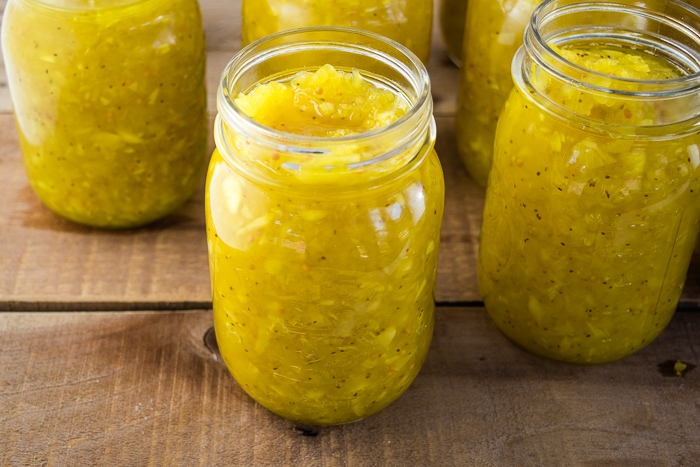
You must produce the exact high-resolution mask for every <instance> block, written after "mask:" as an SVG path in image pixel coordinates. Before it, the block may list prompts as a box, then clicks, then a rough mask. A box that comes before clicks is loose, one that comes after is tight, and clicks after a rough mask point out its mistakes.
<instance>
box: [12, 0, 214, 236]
mask: <svg viewBox="0 0 700 467" xmlns="http://www.w3.org/2000/svg"><path fill="white" fill-rule="evenodd" d="M2 46H3V54H4V59H5V67H6V70H7V76H8V82H9V88H10V92H11V96H12V103H13V106H14V112H15V117H16V122H17V129H18V132H19V140H20V146H21V149H22V156H23V160H24V166H25V169H26V172H27V176H28V178H29V182H30V183H31V186H32V188H33V189H34V191H35V192H36V193H37V194H38V195H39V198H41V200H42V201H43V203H44V204H45V205H46V206H48V207H49V208H50V209H51V210H53V211H54V212H56V213H58V214H59V215H61V216H63V217H66V218H68V219H70V220H72V221H75V222H79V223H82V224H87V225H91V226H96V227H104V228H126V227H134V226H138V225H143V224H146V223H149V222H151V221H154V220H156V219H158V218H160V217H163V216H165V215H167V214H169V213H170V212H172V211H174V210H175V209H177V208H178V207H180V206H181V205H182V204H184V203H185V202H186V201H187V199H188V198H190V196H191V195H192V194H193V193H194V191H195V190H196V189H197V188H198V186H199V185H200V183H201V181H202V176H203V173H204V170H205V168H206V160H207V157H206V156H207V155H206V144H207V113H206V90H205V82H204V78H205V76H204V75H205V60H206V55H205V42H204V33H203V30H202V18H201V15H200V11H199V4H198V3H197V1H196V0H95V1H92V2H86V1H84V0H10V1H9V2H8V3H7V6H6V8H5V12H4V17H3V25H2Z"/></svg>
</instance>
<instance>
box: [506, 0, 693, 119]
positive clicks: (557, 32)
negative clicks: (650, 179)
mask: <svg viewBox="0 0 700 467" xmlns="http://www.w3.org/2000/svg"><path fill="white" fill-rule="evenodd" d="M660 5H661V4H660ZM652 7H653V5H649V6H640V5H637V4H634V3H632V2H626V1H619V0H618V1H615V0H613V1H594V0H588V1H583V2H581V1H576V0H545V1H544V2H543V3H541V4H540V5H538V6H537V8H536V9H535V10H534V12H533V14H532V16H531V19H530V23H529V24H528V26H527V29H526V31H525V35H524V38H523V39H524V40H523V46H522V47H521V48H520V49H519V51H518V53H517V54H516V58H515V59H514V60H513V76H514V79H515V82H516V84H518V85H519V86H520V87H521V88H533V89H535V90H536V91H538V93H539V94H541V95H542V96H546V95H547V88H548V86H552V85H555V86H558V87H564V88H570V89H571V90H572V92H573V91H574V90H575V91H576V92H579V93H585V94H587V95H589V96H595V98H596V99H601V100H604V99H606V100H610V101H611V102H619V103H620V104H622V103H625V102H637V103H640V104H645V103H648V104H649V105H655V106H667V107H669V108H671V107H673V112H672V114H673V116H672V117H670V119H669V120H668V121H666V122H664V124H677V123H681V122H689V121H693V120H697V118H698V117H699V116H700V32H698V31H699V30H700V29H699V28H700V11H698V10H696V9H694V8H693V7H691V6H689V5H686V4H685V3H683V2H679V1H677V0H668V1H664V2H663V8H661V7H659V9H658V10H652V9H651V8H652ZM579 46H588V47H590V46H594V47H595V46H598V47H606V48H609V49H610V50H622V51H624V50H634V51H637V52H640V53H644V54H649V55H651V56H654V57H657V58H659V59H661V60H662V61H664V62H666V63H668V64H669V65H670V66H671V67H673V68H675V69H676V70H677V71H678V75H679V76H678V77H671V78H668V79H648V80H647V79H635V78H630V77H624V76H616V75H613V74H608V73H603V72H599V71H595V70H591V69H588V68H586V67H584V66H581V65H579V64H577V63H573V62H571V61H569V60H567V59H566V58H565V57H563V56H562V55H561V54H559V53H557V51H555V47H556V48H564V47H579ZM542 76H546V77H547V79H546V80H543V79H540V78H541V77H542ZM552 83H554V84H552ZM544 100H545V101H546V97H545V99H544ZM652 103H653V104H652ZM546 106H547V107H550V108H554V107H556V106H557V103H556V102H548V103H546ZM569 110H570V109H569ZM574 113H575V112H574ZM642 126H644V125H642ZM653 126H659V124H658V123H655V124H654V125H653Z"/></svg>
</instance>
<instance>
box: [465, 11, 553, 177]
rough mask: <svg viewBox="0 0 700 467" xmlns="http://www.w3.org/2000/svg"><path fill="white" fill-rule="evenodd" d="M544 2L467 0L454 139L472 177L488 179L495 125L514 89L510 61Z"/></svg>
mask: <svg viewBox="0 0 700 467" xmlns="http://www.w3.org/2000/svg"><path fill="white" fill-rule="evenodd" d="M540 1H541V0H513V1H494V0H469V2H468V3H469V4H468V6H467V17H466V24H465V32H464V42H463V45H462V57H461V58H462V60H461V62H462V66H461V69H460V76H459V92H458V97H457V114H456V117H455V137H456V139H457V149H458V151H459V155H460V157H461V158H462V162H463V163H464V166H465V168H466V169H467V173H468V174H469V176H470V177H471V178H472V179H473V180H474V181H476V182H477V183H478V184H479V185H480V186H482V187H485V186H486V181H487V180H488V174H489V169H490V168H491V159H492V158H493V142H494V135H495V133H496V123H497V122H498V116H499V114H500V113H501V109H502V108H503V104H504V102H505V101H506V99H507V98H508V93H509V92H510V90H511V89H512V88H513V80H512V78H511V76H510V64H511V61H512V59H513V55H514V54H515V51H516V50H518V47H520V45H521V44H522V43H523V33H524V32H525V26H527V23H528V21H529V19H530V14H531V13H532V11H533V10H534V9H535V7H536V6H537V5H538V4H539V3H540Z"/></svg>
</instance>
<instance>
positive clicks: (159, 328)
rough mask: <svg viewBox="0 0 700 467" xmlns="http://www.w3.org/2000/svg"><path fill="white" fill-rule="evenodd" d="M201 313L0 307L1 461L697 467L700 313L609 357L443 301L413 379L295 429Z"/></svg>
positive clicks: (680, 318)
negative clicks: (574, 360)
mask: <svg viewBox="0 0 700 467" xmlns="http://www.w3.org/2000/svg"><path fill="white" fill-rule="evenodd" d="M210 326H211V315H210V312H209V311H189V312H139V313H127V312H122V313H34V314H27V313H1V314H0V348H2V349H3V350H2V352H1V353H0V368H2V377H0V408H2V410H0V426H2V427H3V428H2V432H3V436H1V437H0V465H43V464H48V465H99V464H101V463H102V461H103V460H104V459H109V460H110V464H112V465H130V466H131V465H223V463H226V464H228V465H304V466H322V465H323V466H329V465H330V466H344V465H367V466H372V465H377V466H405V465H417V466H423V465H426V466H427V465H441V466H442V465H444V466H447V465H479V466H482V465H483V466H489V465H493V466H511V465H513V466H528V465H532V466H549V465H551V466H562V465H571V466H575V465H618V466H632V465H655V466H664V465H669V466H670V465H687V466H690V465H697V460H698V459H700V438H698V436H697V433H700V369H694V370H691V371H687V372H686V373H685V376H684V377H677V376H664V375H663V374H662V373H661V372H660V370H659V366H658V365H659V364H662V363H663V362H666V361H668V360H671V361H675V360H677V359H681V360H683V361H685V362H688V363H693V364H695V365H697V364H698V363H700V314H697V313H679V314H677V315H676V317H675V318H674V319H673V321H672V322H671V325H670V326H669V328H668V329H667V330H666V331H665V332H664V333H663V334H662V335H661V336H660V337H659V338H658V339H657V341H655V342H654V343H652V344H651V345H649V346H648V347H647V348H646V349H643V350H642V351H640V352H639V353H637V354H635V355H633V356H631V357H629V358H627V359H625V360H623V361H620V362H616V363H612V364H608V365H603V366H592V367H586V366H572V365H565V364H560V363H557V362H553V361H549V360H544V359H541V358H539V357H535V356H532V355H530V354H528V353H526V352H524V351H522V350H520V349H519V348H517V347H515V346H514V345H512V344H511V343H509V342H508V341H507V340H506V339H505V338H504V337H503V336H502V335H501V334H500V333H499V332H498V331H497V330H496V329H495V327H494V326H493V324H492V323H491V321H490V320H489V318H488V317H487V316H486V314H485V312H484V310H483V309H480V308H476V309H464V308H441V309H439V310H438V314H437V326H436V332H435V337H434V341H433V345H432V347H431V350H430V354H429V356H428V360H427V362H426V364H425V366H424V367H423V370H422V371H421V373H420V374H419V376H418V378H417V379H416V380H415V382H414V383H413V385H412V386H411V387H410V388H409V390H408V391H407V392H406V393H405V394H404V395H403V396H402V397H401V398H400V399H399V400H398V401H397V402H395V403H394V404H393V405H391V406H390V407H388V408H387V409H385V410H384V411H382V412H380V413H379V414H376V415H374V416H372V417H369V418H368V419H366V420H363V421H360V422H357V423H354V424H350V425H345V426H339V427H331V428H322V429H319V430H311V431H307V432H306V433H307V434H316V436H304V435H303V433H304V431H303V430H304V429H308V427H295V426H294V425H293V424H292V423H291V422H287V421H285V420H283V419H281V418H279V417H277V416H275V415H273V414H271V413H269V412H267V411H266V410H264V409H262V408H261V407H259V406H258V405H256V404H255V403H254V402H253V401H252V400H251V399H250V398H249V397H248V396H246V395H245V394H244V393H243V392H242V390H241V389H240V388H239V387H238V385H237V384H236V383H235V382H234V381H233V379H232V378H231V377H230V376H229V374H228V373H227V371H226V369H225V368H224V367H223V366H222V365H221V363H220V361H217V360H215V358H214V355H215V354H214V353H213V352H212V350H211V349H209V348H207V346H205V344H204V335H205V333H206V332H207V330H208V329H209V328H210Z"/></svg>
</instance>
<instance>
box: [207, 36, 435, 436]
mask: <svg viewBox="0 0 700 467" xmlns="http://www.w3.org/2000/svg"><path fill="white" fill-rule="evenodd" d="M329 40H330V42H329ZM331 43H332V47H331V46H329V44H331ZM302 63H303V64H304V66H303V67H300V64H302ZM328 64H330V65H332V66H333V67H334V68H330V67H328V66H327V65H328ZM353 69H354V70H356V71H355V72H353V71H352V70H353ZM299 72H301V73H300V74H299ZM265 85H266V86H265ZM368 86H369V87H368ZM367 89H369V92H366V91H367ZM305 90H307V91H308V93H307V94H304V92H305ZM363 90H364V91H363ZM341 94H342V96H345V97H347V99H346V100H343V99H344V97H341ZM393 99H399V100H403V101H405V102H406V104H407V105H406V112H405V114H403V116H400V117H399V118H398V119H397V120H395V121H394V122H393V123H391V124H388V126H381V125H379V127H377V128H375V129H373V130H371V131H367V132H360V133H357V132H355V126H353V125H355V124H357V125H360V127H363V126H364V124H365V122H366V121H372V120H373V118H374V117H367V115H366V111H367V110H368V109H369V110H371V109H372V108H373V107H375V106H377V105H379V106H380V107H381V106H384V103H386V102H389V101H392V100H393ZM299 102H302V103H304V102H312V103H310V104H309V105H308V106H305V104H300V105H297V104H299ZM360 102H361V103H362V104H359V103H360ZM244 109H245V110H244ZM218 110H219V115H218V117H217V121H216V125H215V139H216V145H217V150H216V151H215V152H214V155H213V157H212V160H211V163H210V167H209V173H208V177H207V185H206V203H205V204H206V220H207V239H208V244H209V255H210V256H209V258H210V269H211V278H212V287H213V306H214V322H215V330H216V336H217V341H218V344H219V348H220V350H221V354H222V356H223V358H224V361H225V362H226V365H227V366H228V368H229V370H230V372H231V374H232V375H233V376H234V377H235V379H236V380H237V381H238V382H239V384H240V385H241V387H242V388H243V389H244V390H245V391H246V392H247V393H248V394H249V395H250V396H252V397H253V398H254V399H255V400H256V401H258V402H259V403H260V404H262V405H263V406H264V407H266V408H268V409H269V410H271V411H273V412H275V413H277V414H279V415H281V416H283V417H286V418H289V419H292V420H295V421H297V422H301V423H307V424H314V425H330V424H338V423H345V422H350V421H353V420H357V419H360V418H363V417H366V416H368V415H370V414H373V413H375V412H377V411H379V410H380V409H382V408H383V407H385V406H387V405H388V404H390V403H391V402H393V401H394V400H395V399H396V398H398V397H399V396H400V395H401V394H402V393H403V392H404V391H405V390H406V388H407V387H408V386H409V385H410V383H411V381H412V380H413V379H414V377H415V376H416V375H417V373H418V371H419V370H420V368H421V365H422V363H423V361H424V359H425V357H426V354H427V352H428V348H429V345H430V341H431V336H432V330H433V313H434V298H433V292H434V286H435V275H436V269H437V252H438V246H439V239H440V225H441V219H442V212H443V203H444V184H443V178H442V171H441V168H440V164H439V161H438V158H437V155H436V153H435V151H434V149H433V145H434V138H435V123H434V120H433V117H432V100H431V96H430V84H429V80H428V75H427V72H426V70H425V68H424V67H423V65H422V64H421V63H420V61H418V60H417V59H416V58H415V57H414V56H413V55H412V54H409V53H408V51H407V50H405V49H403V48H402V49H397V48H395V47H394V46H393V45H391V44H389V43H388V42H386V41H385V40H384V39H383V38H381V37H380V36H377V35H374V34H370V33H361V32H351V31H343V30H338V29H326V28H322V29H313V30H307V31H305V32H294V33H286V32H285V33H281V34H277V35H273V36H270V37H268V38H266V39H264V40H263V41H260V42H257V43H255V44H252V45H251V46H249V47H248V48H245V49H244V50H243V51H242V52H241V53H240V54H238V55H237V56H236V57H235V58H234V60H233V61H232V62H231V63H229V65H228V66H227V68H226V70H225V72H224V74H223V77H222V81H221V85H220V89H219V94H218ZM251 114H254V115H255V117H254V118H251V116H250V115H251ZM350 114H353V115H356V116H357V115H362V116H361V117H359V118H354V117H351V116H350ZM302 115H303V117H302ZM303 118H308V119H309V120H308V121H313V122H314V124H311V125H310V126H309V127H307V128H305V126H304V125H305V124H304V122H303V121H302V119H303ZM312 119H313V120H312ZM261 121H265V122H266V123H261ZM353 122H354V123H353ZM321 127H323V128H325V129H327V130H328V132H329V134H337V135H338V136H336V137H327V136H319V135H318V134H315V133H314V134H312V135H311V136H309V135H305V134H303V133H305V131H306V130H308V129H309V128H311V131H313V132H316V131H317V130H318V129H319V128H321ZM292 129H294V130H292ZM288 131H290V132H288Z"/></svg>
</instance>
